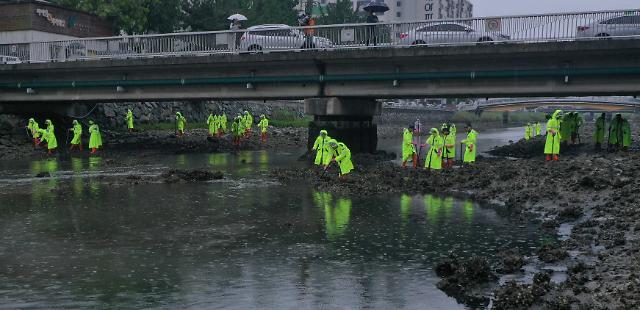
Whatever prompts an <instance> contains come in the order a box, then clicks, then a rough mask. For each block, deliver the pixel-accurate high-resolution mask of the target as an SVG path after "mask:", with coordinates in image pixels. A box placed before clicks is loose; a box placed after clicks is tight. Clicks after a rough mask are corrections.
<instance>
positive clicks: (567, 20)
mask: <svg viewBox="0 0 640 310" xmlns="http://www.w3.org/2000/svg"><path fill="white" fill-rule="evenodd" d="M623 38H626V39H633V38H640V10H638V9H630V10H615V11H597V12H580V13H560V14H540V15H528V16H501V17H483V18H468V19H444V20H430V21H419V22H411V23H378V24H341V25H326V26H314V27H289V26H286V25H271V26H265V27H258V28H249V29H244V30H240V31H210V32H189V33H172V34H159V35H134V36H119V37H105V38H85V39H76V40H64V41H50V42H36V43H24V44H5V45H0V55H3V56H13V57H18V58H19V59H20V61H21V62H28V63H42V62H58V61H78V60H100V59H125V58H151V57H172V56H206V55H212V54H237V53H243V52H254V53H255V52H279V51H292V50H293V51H307V50H344V49H371V48H393V47H410V46H443V45H470V44H493V43H504V44H514V43H518V44H519V43H536V42H550V41H575V40H604V39H623Z"/></svg>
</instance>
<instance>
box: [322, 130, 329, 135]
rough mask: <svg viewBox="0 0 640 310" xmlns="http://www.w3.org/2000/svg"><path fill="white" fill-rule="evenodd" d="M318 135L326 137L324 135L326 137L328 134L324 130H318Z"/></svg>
mask: <svg viewBox="0 0 640 310" xmlns="http://www.w3.org/2000/svg"><path fill="white" fill-rule="evenodd" d="M320 134H321V135H325V136H326V135H328V134H329V133H328V132H327V131H326V130H324V129H323V130H320Z"/></svg>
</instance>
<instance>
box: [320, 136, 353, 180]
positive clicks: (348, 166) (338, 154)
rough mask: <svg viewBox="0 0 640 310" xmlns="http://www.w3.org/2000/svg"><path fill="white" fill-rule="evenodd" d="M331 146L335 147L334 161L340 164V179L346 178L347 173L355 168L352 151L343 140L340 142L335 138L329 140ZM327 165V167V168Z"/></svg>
mask: <svg viewBox="0 0 640 310" xmlns="http://www.w3.org/2000/svg"><path fill="white" fill-rule="evenodd" d="M329 146H331V148H332V149H333V153H334V154H335V157H334V159H333V160H334V161H335V162H336V163H338V165H339V166H340V174H339V178H340V180H346V178H347V174H349V173H351V171H352V170H353V162H351V151H350V150H349V148H348V147H347V145H345V144H344V143H342V142H338V141H336V140H335V139H334V140H331V141H329ZM327 168H328V166H327V167H325V169H327Z"/></svg>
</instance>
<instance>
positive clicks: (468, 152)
mask: <svg viewBox="0 0 640 310" xmlns="http://www.w3.org/2000/svg"><path fill="white" fill-rule="evenodd" d="M465 130H466V131H467V138H466V139H464V140H462V141H460V143H462V144H464V145H465V150H464V158H463V162H464V163H465V164H471V163H475V162H476V149H477V148H476V142H477V140H478V132H477V131H475V130H474V129H473V128H472V127H471V123H467V125H466V126H465Z"/></svg>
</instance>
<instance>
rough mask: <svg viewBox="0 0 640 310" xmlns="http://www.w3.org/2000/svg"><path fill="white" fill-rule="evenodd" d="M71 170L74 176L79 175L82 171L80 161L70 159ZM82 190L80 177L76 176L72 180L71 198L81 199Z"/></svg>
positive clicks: (74, 158) (82, 181) (82, 185)
mask: <svg viewBox="0 0 640 310" xmlns="http://www.w3.org/2000/svg"><path fill="white" fill-rule="evenodd" d="M71 170H72V171H73V172H74V173H76V174H79V173H81V172H82V170H83V163H82V159H80V158H76V157H72V158H71ZM83 189H84V180H83V179H82V178H81V177H79V176H77V175H76V176H75V177H74V178H73V196H74V198H75V199H77V200H79V199H81V198H82V191H83Z"/></svg>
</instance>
